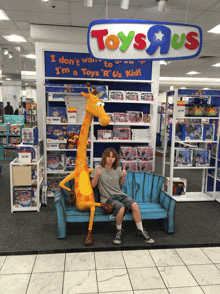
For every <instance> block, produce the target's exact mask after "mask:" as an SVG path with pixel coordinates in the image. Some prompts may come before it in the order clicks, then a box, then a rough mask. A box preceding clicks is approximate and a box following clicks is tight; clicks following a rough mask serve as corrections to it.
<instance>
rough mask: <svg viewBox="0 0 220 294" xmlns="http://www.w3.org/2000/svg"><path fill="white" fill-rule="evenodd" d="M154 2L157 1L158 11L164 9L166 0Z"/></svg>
mask: <svg viewBox="0 0 220 294" xmlns="http://www.w3.org/2000/svg"><path fill="white" fill-rule="evenodd" d="M156 2H158V8H157V10H158V11H159V12H163V11H165V9H166V3H167V0H156Z"/></svg>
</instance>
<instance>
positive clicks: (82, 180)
mask: <svg viewBox="0 0 220 294" xmlns="http://www.w3.org/2000/svg"><path fill="white" fill-rule="evenodd" d="M86 86H87V88H88V93H84V92H81V95H82V96H84V97H86V98H88V101H87V103H86V106H85V111H86V114H85V117H84V120H83V123H82V127H81V131H80V135H79V141H78V147H77V155H76V164H75V170H74V171H73V172H72V173H71V174H69V175H68V176H67V177H66V178H65V179H63V181H62V182H61V183H60V184H59V186H60V187H61V188H63V189H66V190H68V191H69V192H70V194H69V196H72V198H71V200H70V201H69V203H75V205H76V208H77V209H78V210H80V211H84V210H90V220H89V227H88V234H87V236H86V238H85V241H84V244H85V245H92V244H93V238H92V227H93V220H94V215H95V207H102V208H103V209H104V210H105V211H106V212H108V213H111V211H112V209H113V206H112V204H104V203H98V202H95V197H94V193H93V189H92V186H91V181H90V177H89V174H90V173H91V172H92V170H93V169H90V168H88V167H87V157H86V153H87V138H88V133H89V128H90V125H91V122H92V120H93V118H94V116H96V117H98V118H99V123H100V124H101V125H102V126H107V125H108V124H109V122H110V118H109V116H108V114H106V112H105V110H104V108H103V106H104V103H103V102H102V101H101V100H100V99H99V98H98V96H97V94H98V91H97V90H96V88H95V87H93V91H92V93H91V92H90V83H86ZM72 179H74V191H73V190H72V189H70V188H68V187H66V186H65V184H66V183H67V182H69V181H70V180H72Z"/></svg>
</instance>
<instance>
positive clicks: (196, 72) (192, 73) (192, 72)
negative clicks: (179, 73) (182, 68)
mask: <svg viewBox="0 0 220 294" xmlns="http://www.w3.org/2000/svg"><path fill="white" fill-rule="evenodd" d="M199 73H200V72H198V71H189V72H187V73H186V74H187V75H198V74H199Z"/></svg>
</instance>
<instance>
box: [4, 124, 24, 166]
mask: <svg viewBox="0 0 220 294" xmlns="http://www.w3.org/2000/svg"><path fill="white" fill-rule="evenodd" d="M23 128H24V125H23V124H6V123H2V124H0V160H13V159H14V158H15V150H14V149H15V145H18V144H20V143H21V137H22V129H23Z"/></svg>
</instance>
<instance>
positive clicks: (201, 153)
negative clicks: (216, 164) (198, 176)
mask: <svg viewBox="0 0 220 294" xmlns="http://www.w3.org/2000/svg"><path fill="white" fill-rule="evenodd" d="M193 152H194V157H193V158H194V165H195V166H210V155H211V151H210V150H204V149H194V150H193Z"/></svg>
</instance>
